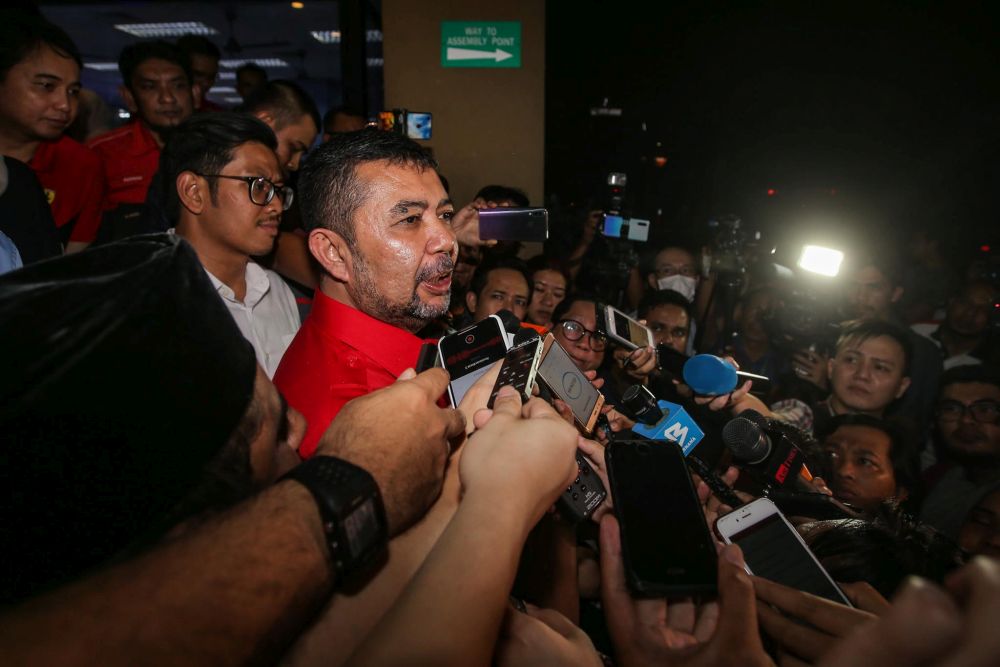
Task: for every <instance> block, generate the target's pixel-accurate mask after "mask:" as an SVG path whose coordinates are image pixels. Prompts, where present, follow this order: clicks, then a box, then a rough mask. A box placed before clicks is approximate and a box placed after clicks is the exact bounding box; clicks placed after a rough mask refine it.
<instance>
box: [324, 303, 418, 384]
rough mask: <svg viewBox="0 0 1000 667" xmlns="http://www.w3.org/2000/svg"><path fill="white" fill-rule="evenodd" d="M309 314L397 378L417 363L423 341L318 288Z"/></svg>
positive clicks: (333, 335) (331, 332) (325, 330)
mask: <svg viewBox="0 0 1000 667" xmlns="http://www.w3.org/2000/svg"><path fill="white" fill-rule="evenodd" d="M309 317H310V319H313V320H314V323H315V325H316V326H317V327H318V328H319V331H321V332H323V334H325V335H329V336H332V337H334V338H337V339H339V340H341V341H343V342H344V343H346V344H347V345H350V346H351V347H353V348H354V349H356V350H358V351H360V352H363V353H364V354H366V355H367V356H368V357H370V358H371V360H372V361H373V362H374V363H376V364H378V365H379V366H381V367H382V368H384V369H385V370H387V371H389V372H390V373H392V374H393V375H395V376H397V377H398V376H399V375H400V374H401V373H402V372H403V371H405V370H406V369H407V368H413V366H414V365H415V364H416V363H417V357H418V356H419V354H420V346H421V345H423V343H424V341H423V340H421V339H420V338H418V337H417V336H414V335H413V334H411V333H410V332H409V331H405V330H403V329H400V328H399V327H396V326H393V325H391V324H387V323H386V322H383V321H381V320H377V319H375V318H374V317H371V316H370V315H366V314H364V313H362V312H361V311H360V310H358V309H356V308H352V307H351V306H348V305H347V304H345V303H341V302H340V301H337V300H335V299H331V298H330V297H328V296H327V295H326V294H323V292H322V291H320V290H319V289H317V290H316V294H315V296H314V297H313V302H312V310H311V311H310V312H309Z"/></svg>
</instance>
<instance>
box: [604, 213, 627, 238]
mask: <svg viewBox="0 0 1000 667" xmlns="http://www.w3.org/2000/svg"><path fill="white" fill-rule="evenodd" d="M624 222H625V221H624V220H623V219H622V217H621V216H620V215H610V214H608V213H605V214H604V225H602V226H601V233H602V234H604V235H605V236H607V237H609V238H613V239H617V238H621V235H622V225H623V224H624Z"/></svg>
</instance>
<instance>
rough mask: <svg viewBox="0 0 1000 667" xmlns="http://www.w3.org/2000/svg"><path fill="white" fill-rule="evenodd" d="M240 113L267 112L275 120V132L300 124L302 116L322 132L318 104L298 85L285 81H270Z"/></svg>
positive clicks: (248, 101)
mask: <svg viewBox="0 0 1000 667" xmlns="http://www.w3.org/2000/svg"><path fill="white" fill-rule="evenodd" d="M240 111H245V112H246V113H258V112H261V111H265V112H267V113H269V114H270V115H271V117H272V118H274V131H275V132H278V131H279V130H282V129H283V128H285V127H286V126H288V125H291V124H292V123H296V122H298V120H299V119H300V118H302V116H309V117H310V118H312V121H313V123H315V124H316V131H317V132H321V131H322V129H323V126H322V125H321V124H320V123H321V121H320V117H319V109H318V108H317V107H316V102H314V101H313V98H312V97H310V96H309V93H307V92H306V91H305V90H303V89H302V87H301V86H299V85H298V84H297V83H294V82H293V81H287V80H285V79H275V80H274V81H268V82H267V83H266V84H265V85H264V87H263V88H261V89H260V90H258V91H257V92H255V93H253V94H252V95H251V96H250V98H249V99H247V100H246V101H245V102H244V103H243V106H242V107H240Z"/></svg>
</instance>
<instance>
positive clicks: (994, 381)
mask: <svg viewBox="0 0 1000 667" xmlns="http://www.w3.org/2000/svg"><path fill="white" fill-rule="evenodd" d="M973 382H974V383H977V384H991V385H993V386H994V387H998V388H1000V374H998V373H997V372H996V371H995V370H993V369H991V368H990V367H989V366H984V365H982V364H968V365H964V366H955V367H954V368H949V369H948V370H946V371H945V372H944V373H942V374H941V381H940V382H939V383H938V393H939V394H940V392H941V390H943V389H944V388H945V387H947V386H948V385H952V384H966V383H973Z"/></svg>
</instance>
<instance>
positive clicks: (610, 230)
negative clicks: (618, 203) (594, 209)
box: [601, 213, 649, 241]
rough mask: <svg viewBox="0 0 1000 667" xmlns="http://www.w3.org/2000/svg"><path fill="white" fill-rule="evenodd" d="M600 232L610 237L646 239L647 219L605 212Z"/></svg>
mask: <svg viewBox="0 0 1000 667" xmlns="http://www.w3.org/2000/svg"><path fill="white" fill-rule="evenodd" d="M601 234H603V235H604V236H606V237H608V238H612V239H628V240H629V241H648V240H649V220H642V219H640V218H625V217H622V216H620V215H615V214H612V213H605V214H604V224H603V225H601Z"/></svg>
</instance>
